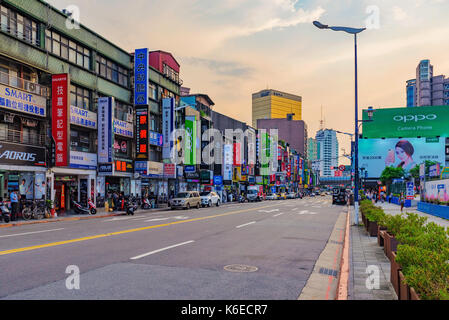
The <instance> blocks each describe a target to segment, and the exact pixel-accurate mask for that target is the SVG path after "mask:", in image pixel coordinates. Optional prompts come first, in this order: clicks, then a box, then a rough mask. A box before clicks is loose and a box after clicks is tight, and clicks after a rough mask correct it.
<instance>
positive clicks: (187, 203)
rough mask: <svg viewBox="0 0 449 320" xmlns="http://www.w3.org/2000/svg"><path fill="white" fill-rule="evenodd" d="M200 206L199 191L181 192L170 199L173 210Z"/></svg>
mask: <svg viewBox="0 0 449 320" xmlns="http://www.w3.org/2000/svg"><path fill="white" fill-rule="evenodd" d="M200 206H201V197H200V194H199V192H198V191H185V192H179V193H178V194H177V195H176V197H175V198H173V199H171V200H170V207H171V209H172V210H173V209H176V208H183V209H190V208H193V207H196V208H197V209H199V208H200Z"/></svg>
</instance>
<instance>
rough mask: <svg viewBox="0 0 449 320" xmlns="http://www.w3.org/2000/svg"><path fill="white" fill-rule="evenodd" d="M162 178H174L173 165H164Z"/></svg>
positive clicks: (174, 168)
mask: <svg viewBox="0 0 449 320" xmlns="http://www.w3.org/2000/svg"><path fill="white" fill-rule="evenodd" d="M164 176H165V177H166V178H176V165H175V164H174V163H164Z"/></svg>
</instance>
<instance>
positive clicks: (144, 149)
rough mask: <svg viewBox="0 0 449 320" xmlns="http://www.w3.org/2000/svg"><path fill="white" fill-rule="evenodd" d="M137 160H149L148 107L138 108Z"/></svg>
mask: <svg viewBox="0 0 449 320" xmlns="http://www.w3.org/2000/svg"><path fill="white" fill-rule="evenodd" d="M136 158H137V159H139V160H148V107H147V106H144V107H136Z"/></svg>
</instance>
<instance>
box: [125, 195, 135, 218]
mask: <svg viewBox="0 0 449 320" xmlns="http://www.w3.org/2000/svg"><path fill="white" fill-rule="evenodd" d="M124 207H125V211H126V214H127V215H132V216H133V215H134V212H135V211H136V210H137V202H136V201H135V200H134V199H132V198H131V199H130V198H128V199H125V205H124Z"/></svg>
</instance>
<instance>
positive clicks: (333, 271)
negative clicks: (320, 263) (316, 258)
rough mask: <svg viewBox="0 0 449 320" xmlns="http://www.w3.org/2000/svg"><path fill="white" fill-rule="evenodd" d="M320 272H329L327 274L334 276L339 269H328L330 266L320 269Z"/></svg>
mask: <svg viewBox="0 0 449 320" xmlns="http://www.w3.org/2000/svg"><path fill="white" fill-rule="evenodd" d="M320 273H321V274H327V275H329V276H333V277H337V274H338V271H337V270H333V269H328V268H321V269H320Z"/></svg>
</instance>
